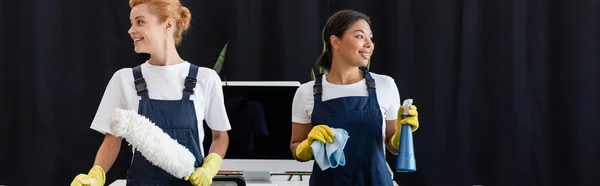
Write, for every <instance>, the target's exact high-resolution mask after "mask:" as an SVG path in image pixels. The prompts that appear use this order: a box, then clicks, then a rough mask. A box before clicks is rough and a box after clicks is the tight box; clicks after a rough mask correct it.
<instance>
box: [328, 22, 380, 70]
mask: <svg viewBox="0 0 600 186" xmlns="http://www.w3.org/2000/svg"><path fill="white" fill-rule="evenodd" d="M330 39H331V43H332V47H333V48H334V51H335V53H336V54H335V56H336V57H340V58H341V59H342V60H341V61H343V62H345V63H346V64H347V65H349V66H359V67H360V66H366V65H367V63H368V62H369V59H370V58H371V54H372V53H373V50H374V49H375V45H374V43H373V32H372V31H371V27H370V26H369V23H368V22H367V21H365V20H363V19H360V20H358V21H356V22H354V23H353V24H352V25H351V26H349V27H348V29H346V30H345V31H344V34H343V36H342V38H338V37H337V36H334V35H332V36H331V38H330Z"/></svg>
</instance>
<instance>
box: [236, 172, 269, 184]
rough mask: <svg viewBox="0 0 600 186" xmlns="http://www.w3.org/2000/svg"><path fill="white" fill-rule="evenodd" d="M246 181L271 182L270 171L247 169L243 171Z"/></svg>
mask: <svg viewBox="0 0 600 186" xmlns="http://www.w3.org/2000/svg"><path fill="white" fill-rule="evenodd" d="M243 176H244V180H246V183H273V182H272V181H271V171H253V170H252V171H249V170H245V171H244V173H243Z"/></svg>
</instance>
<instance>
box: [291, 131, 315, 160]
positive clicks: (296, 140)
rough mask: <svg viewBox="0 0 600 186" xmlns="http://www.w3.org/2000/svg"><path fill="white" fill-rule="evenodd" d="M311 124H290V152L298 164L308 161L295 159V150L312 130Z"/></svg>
mask: <svg viewBox="0 0 600 186" xmlns="http://www.w3.org/2000/svg"><path fill="white" fill-rule="evenodd" d="M312 128H313V126H312V123H306V124H300V123H292V139H291V141H290V150H291V151H292V155H293V156H294V159H296V160H297V161H300V162H305V161H308V160H302V159H300V158H298V157H296V148H297V147H298V145H299V144H300V143H301V142H302V141H304V140H306V139H307V138H308V133H310V130H312Z"/></svg>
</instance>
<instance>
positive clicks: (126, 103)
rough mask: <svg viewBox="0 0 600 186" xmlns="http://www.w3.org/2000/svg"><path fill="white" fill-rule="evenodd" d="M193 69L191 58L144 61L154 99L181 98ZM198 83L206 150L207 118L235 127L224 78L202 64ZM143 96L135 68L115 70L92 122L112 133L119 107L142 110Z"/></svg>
mask: <svg viewBox="0 0 600 186" xmlns="http://www.w3.org/2000/svg"><path fill="white" fill-rule="evenodd" d="M189 69H190V63H189V62H187V61H186V62H183V63H179V64H175V65H168V66H155V65H151V64H149V63H148V62H145V63H143V64H142V65H141V70H142V76H143V77H144V79H145V81H146V85H147V89H148V96H149V97H150V99H156V100H181V99H182V96H183V89H184V87H185V86H184V81H185V78H186V77H187V75H188V72H189ZM196 78H197V83H196V87H195V88H194V94H193V95H191V96H190V100H193V101H194V107H195V110H196V117H197V121H198V135H199V138H198V139H200V150H201V153H204V149H203V146H202V142H203V141H204V130H203V129H204V128H203V126H202V125H203V122H202V121H203V120H206V123H207V124H208V126H209V127H210V128H211V129H212V130H218V131H227V130H231V125H230V123H229V119H228V118H227V113H226V111H225V104H224V101H223V87H222V83H221V78H220V77H219V75H218V74H217V73H216V72H215V71H214V70H212V69H209V68H204V67H198V75H197V77H196ZM139 100H140V96H138V95H137V91H136V89H135V83H134V78H133V70H132V68H123V69H120V70H118V71H117V72H115V74H114V75H113V77H112V78H111V79H110V81H109V82H108V86H107V87H106V91H105V92H104V96H103V97H102V101H100V106H99V107H98V111H97V112H96V116H95V117H94V121H93V122H92V125H91V126H90V128H91V129H93V130H96V131H98V132H100V133H102V134H106V133H110V134H112V132H111V130H110V126H109V123H108V119H109V118H110V116H111V114H112V113H113V111H114V110H115V108H121V109H128V110H135V111H137V110H138V105H139Z"/></svg>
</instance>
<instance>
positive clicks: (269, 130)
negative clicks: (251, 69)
mask: <svg viewBox="0 0 600 186" xmlns="http://www.w3.org/2000/svg"><path fill="white" fill-rule="evenodd" d="M299 86H300V83H299V82H295V81H227V82H223V95H224V100H225V108H226V110H227V115H228V117H229V121H230V123H231V127H232V129H231V131H229V148H228V150H227V155H226V157H225V158H226V159H263V160H293V159H294V158H293V156H292V153H291V151H290V148H289V144H290V139H291V130H292V123H291V111H292V100H293V98H294V94H295V93H296V90H297V89H298V87H299ZM204 130H205V131H207V132H205V135H206V137H205V138H204V143H203V145H204V149H205V152H207V151H208V149H209V148H210V144H211V141H212V135H211V133H210V132H208V131H210V129H209V128H208V127H207V126H206V125H204Z"/></svg>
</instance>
